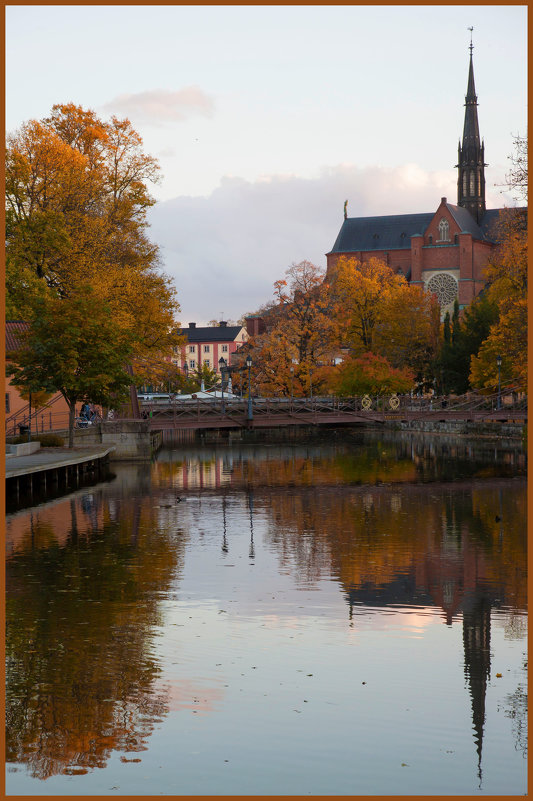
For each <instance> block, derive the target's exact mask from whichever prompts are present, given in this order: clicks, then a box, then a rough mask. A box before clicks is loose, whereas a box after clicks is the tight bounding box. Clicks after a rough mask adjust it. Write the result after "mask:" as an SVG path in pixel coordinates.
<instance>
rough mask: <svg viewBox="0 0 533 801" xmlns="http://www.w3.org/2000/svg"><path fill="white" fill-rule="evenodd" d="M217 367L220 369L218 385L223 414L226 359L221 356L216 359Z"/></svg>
mask: <svg viewBox="0 0 533 801" xmlns="http://www.w3.org/2000/svg"><path fill="white" fill-rule="evenodd" d="M218 368H219V370H220V386H221V387H222V414H224V412H225V409H224V373H225V372H226V361H225V359H223V358H222V356H221V357H220V359H219V360H218Z"/></svg>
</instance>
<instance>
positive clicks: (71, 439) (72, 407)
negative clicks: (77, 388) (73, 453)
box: [67, 399, 76, 448]
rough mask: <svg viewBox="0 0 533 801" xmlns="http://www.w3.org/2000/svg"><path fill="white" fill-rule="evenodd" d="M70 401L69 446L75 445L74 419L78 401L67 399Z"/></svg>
mask: <svg viewBox="0 0 533 801" xmlns="http://www.w3.org/2000/svg"><path fill="white" fill-rule="evenodd" d="M67 403H68V446H69V448H73V447H74V420H75V417H76V401H70V400H68V399H67Z"/></svg>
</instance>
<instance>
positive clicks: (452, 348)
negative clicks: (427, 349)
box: [435, 293, 498, 394]
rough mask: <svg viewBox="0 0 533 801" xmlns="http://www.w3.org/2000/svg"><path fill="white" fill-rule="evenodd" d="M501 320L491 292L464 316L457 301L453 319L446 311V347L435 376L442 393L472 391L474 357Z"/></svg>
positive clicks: (471, 305)
mask: <svg viewBox="0 0 533 801" xmlns="http://www.w3.org/2000/svg"><path fill="white" fill-rule="evenodd" d="M497 319H498V307H497V306H496V304H495V303H494V301H492V300H491V298H490V297H489V295H488V294H487V293H482V294H481V295H479V296H478V297H477V298H475V299H474V300H473V301H472V303H471V304H470V306H467V307H466V309H465V310H464V312H463V315H462V317H461V316H460V314H459V304H458V302H457V300H456V301H455V304H454V309H453V316H452V319H451V320H450V314H449V312H446V315H445V317H444V323H443V326H442V345H441V351H440V354H439V357H438V359H437V360H436V363H435V374H436V378H437V381H438V384H439V386H440V389H441V392H443V393H444V394H447V393H449V392H455V393H457V394H463V393H465V392H467V391H468V390H469V389H470V388H471V384H470V368H471V362H472V357H473V356H477V354H478V351H479V349H480V347H481V345H482V343H483V341H484V340H485V339H486V338H487V337H488V335H489V333H490V330H491V327H492V326H493V325H494V323H495V322H496V320H497Z"/></svg>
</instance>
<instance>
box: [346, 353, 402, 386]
mask: <svg viewBox="0 0 533 801" xmlns="http://www.w3.org/2000/svg"><path fill="white" fill-rule="evenodd" d="M413 382H414V373H413V371H412V370H410V369H409V368H408V367H403V368H398V367H393V366H392V365H391V364H390V362H389V361H388V360H387V359H386V358H385V357H384V356H377V355H376V354H374V353H363V354H361V355H359V356H355V357H350V358H348V359H346V360H345V361H344V362H343V363H342V364H341V365H340V366H339V368H338V371H337V373H336V376H335V382H334V387H335V390H336V393H337V394H338V395H341V396H343V395H344V396H350V395H363V394H365V393H368V394H370V395H383V394H388V393H392V392H401V393H404V392H408V391H409V390H410V389H411V387H412V386H413Z"/></svg>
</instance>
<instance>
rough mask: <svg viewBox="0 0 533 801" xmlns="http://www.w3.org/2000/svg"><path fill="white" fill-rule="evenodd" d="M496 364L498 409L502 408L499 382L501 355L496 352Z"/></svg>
mask: <svg viewBox="0 0 533 801" xmlns="http://www.w3.org/2000/svg"><path fill="white" fill-rule="evenodd" d="M496 364H497V365H498V410H500V409H501V408H502V384H501V368H502V357H501V356H500V355H499V354H498V356H496Z"/></svg>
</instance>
